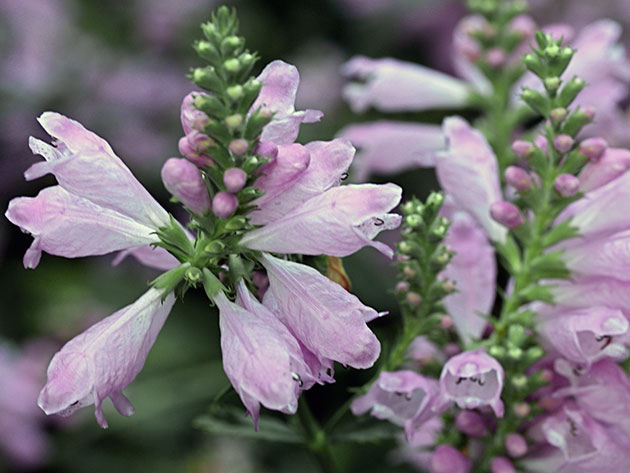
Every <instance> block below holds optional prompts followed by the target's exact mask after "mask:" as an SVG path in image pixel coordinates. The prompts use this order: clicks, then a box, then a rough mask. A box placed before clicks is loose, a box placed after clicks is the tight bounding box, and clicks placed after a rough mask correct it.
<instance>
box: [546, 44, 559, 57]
mask: <svg viewBox="0 0 630 473" xmlns="http://www.w3.org/2000/svg"><path fill="white" fill-rule="evenodd" d="M543 53H544V54H545V56H547V57H548V58H551V59H554V58H556V57H557V56H558V55H559V54H560V46H558V45H557V44H555V43H553V44H550V45H549V46H547V47H546V48H545V49H544V51H543Z"/></svg>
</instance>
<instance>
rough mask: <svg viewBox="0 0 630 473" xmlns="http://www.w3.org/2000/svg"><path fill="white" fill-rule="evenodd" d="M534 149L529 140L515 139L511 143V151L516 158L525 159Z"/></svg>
mask: <svg viewBox="0 0 630 473" xmlns="http://www.w3.org/2000/svg"><path fill="white" fill-rule="evenodd" d="M533 151H534V145H533V144H531V143H530V142H529V141H522V140H516V141H515V142H514V143H512V152H513V153H514V155H515V156H516V157H517V158H518V159H527V158H529V157H530V156H531V154H532V152H533Z"/></svg>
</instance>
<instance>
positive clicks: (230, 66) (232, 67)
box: [223, 58, 241, 73]
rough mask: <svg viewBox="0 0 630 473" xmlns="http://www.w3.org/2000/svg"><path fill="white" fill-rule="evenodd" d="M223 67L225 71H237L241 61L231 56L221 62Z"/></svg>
mask: <svg viewBox="0 0 630 473" xmlns="http://www.w3.org/2000/svg"><path fill="white" fill-rule="evenodd" d="M223 67H224V68H225V70H226V71H228V72H232V73H234V72H238V71H239V69H240V68H241V63H240V62H239V60H238V59H236V58H231V59H228V60H227V61H225V62H224V63H223Z"/></svg>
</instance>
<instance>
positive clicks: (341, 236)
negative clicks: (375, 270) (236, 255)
mask: <svg viewBox="0 0 630 473" xmlns="http://www.w3.org/2000/svg"><path fill="white" fill-rule="evenodd" d="M400 198H401V189H400V187H398V186H396V185H394V184H385V185H373V184H362V185H349V186H341V187H334V188H332V189H329V190H328V191H326V192H324V193H323V194H320V195H318V196H315V197H313V198H312V199H310V200H308V201H306V202H305V203H304V204H303V205H301V206H299V207H297V208H295V209H293V210H291V211H290V212H288V213H287V214H286V215H284V216H283V217H282V218H280V219H278V220H275V221H273V222H271V223H269V224H267V225H265V226H263V227H261V228H258V229H256V230H253V231H251V232H248V233H247V234H245V235H244V236H243V238H242V239H241V245H243V246H246V247H247V248H250V249H253V250H261V251H272V252H277V253H301V254H307V255H319V254H327V255H331V256H339V257H343V256H348V255H350V254H352V253H354V252H355V251H358V250H360V249H361V248H363V247H364V246H366V245H370V246H373V247H375V248H376V249H378V250H379V251H381V252H382V253H384V254H386V255H388V256H390V257H391V256H392V254H393V251H392V250H391V248H389V247H388V246H387V245H385V244H384V243H381V242H375V241H372V238H374V237H375V236H376V235H377V234H378V233H379V232H380V231H381V230H389V229H392V228H396V227H398V225H400V216H399V215H396V214H388V213H387V212H388V211H389V210H391V209H392V208H394V207H395V206H396V205H398V202H400Z"/></svg>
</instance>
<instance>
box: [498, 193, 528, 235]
mask: <svg viewBox="0 0 630 473" xmlns="http://www.w3.org/2000/svg"><path fill="white" fill-rule="evenodd" d="M490 216H491V217H492V218H493V219H494V220H495V221H497V222H499V223H500V224H501V225H505V226H506V227H508V228H518V227H520V226H521V225H522V224H523V223H524V222H525V218H524V217H523V214H522V213H521V210H520V209H519V208H518V207H517V206H516V205H514V204H513V203H512V202H508V201H505V200H501V201H498V202H494V203H493V204H492V205H490Z"/></svg>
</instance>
